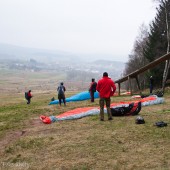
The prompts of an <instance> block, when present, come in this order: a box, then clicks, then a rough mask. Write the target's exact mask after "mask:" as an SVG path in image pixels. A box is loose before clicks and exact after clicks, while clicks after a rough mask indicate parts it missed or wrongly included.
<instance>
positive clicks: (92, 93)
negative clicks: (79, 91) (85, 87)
mask: <svg viewBox="0 0 170 170" xmlns="http://www.w3.org/2000/svg"><path fill="white" fill-rule="evenodd" d="M90 97H91V102H94V92H92V91H91V92H90Z"/></svg>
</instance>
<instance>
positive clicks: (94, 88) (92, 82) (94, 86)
mask: <svg viewBox="0 0 170 170" xmlns="http://www.w3.org/2000/svg"><path fill="white" fill-rule="evenodd" d="M96 86H97V83H96V82H95V79H94V78H92V79H91V84H90V88H89V92H90V97H91V102H94V93H95V92H96Z"/></svg>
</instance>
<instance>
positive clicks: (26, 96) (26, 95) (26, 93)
mask: <svg viewBox="0 0 170 170" xmlns="http://www.w3.org/2000/svg"><path fill="white" fill-rule="evenodd" d="M25 98H26V99H27V100H28V92H25Z"/></svg>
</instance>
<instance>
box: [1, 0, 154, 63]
mask: <svg viewBox="0 0 170 170" xmlns="http://www.w3.org/2000/svg"><path fill="white" fill-rule="evenodd" d="M154 17H155V4H154V3H153V2H152V0H119V1H118V0H0V43H8V44H13V45H20V46H24V47H34V48H43V49H53V50H60V51H67V52H72V53H76V54H93V53H95V54H106V56H107V55H111V56H113V60H118V61H127V60H128V55H129V54H130V52H131V50H132V48H133V44H134V41H135V38H136V36H138V32H139V27H140V26H141V25H142V24H143V23H144V24H145V25H147V26H149V23H150V22H151V21H152V20H153V19H154Z"/></svg>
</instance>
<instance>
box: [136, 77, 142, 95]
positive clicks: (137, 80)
mask: <svg viewBox="0 0 170 170" xmlns="http://www.w3.org/2000/svg"><path fill="white" fill-rule="evenodd" d="M135 79H136V82H137V85H138V89H139V92H140V94H142V92H141V88H140V84H139V79H138V76H136V77H135Z"/></svg>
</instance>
